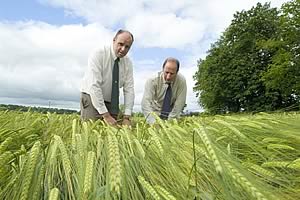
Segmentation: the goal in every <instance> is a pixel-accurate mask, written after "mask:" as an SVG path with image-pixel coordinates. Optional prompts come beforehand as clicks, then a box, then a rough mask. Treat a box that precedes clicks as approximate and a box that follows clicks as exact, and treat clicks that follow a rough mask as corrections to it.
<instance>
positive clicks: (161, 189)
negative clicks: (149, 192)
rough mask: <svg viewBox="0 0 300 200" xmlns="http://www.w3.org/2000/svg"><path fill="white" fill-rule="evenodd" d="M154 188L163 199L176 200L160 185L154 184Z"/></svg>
mask: <svg viewBox="0 0 300 200" xmlns="http://www.w3.org/2000/svg"><path fill="white" fill-rule="evenodd" d="M154 188H155V189H156V191H157V192H158V193H159V194H160V195H161V196H163V197H164V199H165V200H176V198H175V197H174V196H173V195H171V194H170V193H169V192H168V191H167V190H165V189H164V188H162V187H161V186H159V185H156V186H154Z"/></svg>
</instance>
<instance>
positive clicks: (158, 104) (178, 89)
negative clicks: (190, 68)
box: [142, 58, 187, 124]
mask: <svg viewBox="0 0 300 200" xmlns="http://www.w3.org/2000/svg"><path fill="white" fill-rule="evenodd" d="M179 66H180V63H179V61H178V60H177V59H175V58H167V59H166V60H165V61H164V63H163V71H162V72H159V73H158V74H157V75H156V76H154V77H152V78H150V79H148V80H147V82H146V85H145V91H144V96H143V100H142V111H143V113H144V116H145V117H146V119H147V122H148V123H150V124H153V123H154V122H155V117H154V115H152V113H156V114H157V115H158V116H160V118H162V119H171V118H178V117H179V116H180V113H181V112H182V111H183V108H184V106H185V102H186V93H187V86H186V80H185V78H184V76H183V75H182V74H180V73H179V72H178V71H179Z"/></svg>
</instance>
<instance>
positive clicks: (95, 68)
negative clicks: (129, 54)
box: [87, 51, 108, 114]
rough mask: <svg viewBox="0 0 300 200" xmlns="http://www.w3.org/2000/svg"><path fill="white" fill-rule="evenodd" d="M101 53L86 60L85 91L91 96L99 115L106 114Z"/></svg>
mask: <svg viewBox="0 0 300 200" xmlns="http://www.w3.org/2000/svg"><path fill="white" fill-rule="evenodd" d="M102 53H103V52H100V51H96V52H94V53H93V54H91V55H90V57H89V59H88V72H87V73H88V76H87V77H88V78H89V80H88V83H87V90H88V93H89V95H90V96H91V100H92V104H93V106H94V107H95V108H96V110H97V111H98V112H99V114H104V113H107V112H108V111H107V108H106V106H105V104H104V98H103V92H102V89H101V82H102V80H103V77H102V73H101V69H102V68H103V66H102V63H103V62H102V61H103V55H102Z"/></svg>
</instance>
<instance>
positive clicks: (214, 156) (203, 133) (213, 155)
mask: <svg viewBox="0 0 300 200" xmlns="http://www.w3.org/2000/svg"><path fill="white" fill-rule="evenodd" d="M198 127H199V128H198V129H194V131H196V132H197V133H198V135H199V136H200V138H201V140H202V142H203V144H204V146H205V148H206V150H207V153H208V155H209V156H210V158H211V160H212V161H213V163H214V166H215V169H216V171H217V172H218V173H219V174H222V172H223V169H222V166H221V163H220V160H219V158H218V156H217V154H216V151H215V150H214V148H213V145H212V143H211V141H210V139H209V137H208V134H207V133H206V131H205V129H204V127H203V126H200V125H198Z"/></svg>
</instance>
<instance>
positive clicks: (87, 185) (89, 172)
mask: <svg viewBox="0 0 300 200" xmlns="http://www.w3.org/2000/svg"><path fill="white" fill-rule="evenodd" d="M94 158H95V152H93V151H89V152H88V156H87V160H86V167H85V176H84V184H83V193H84V196H88V194H89V193H90V191H91V189H92V179H93V169H94Z"/></svg>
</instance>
